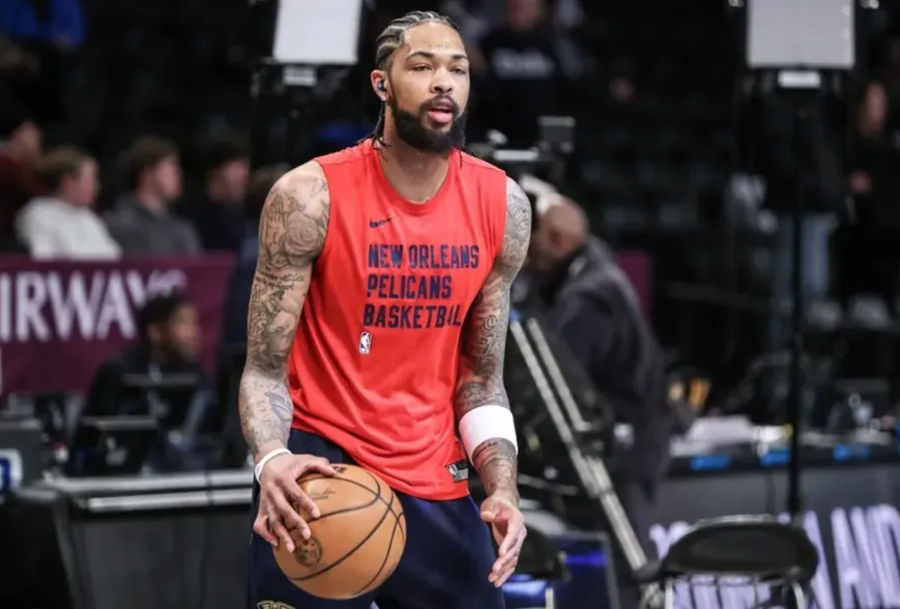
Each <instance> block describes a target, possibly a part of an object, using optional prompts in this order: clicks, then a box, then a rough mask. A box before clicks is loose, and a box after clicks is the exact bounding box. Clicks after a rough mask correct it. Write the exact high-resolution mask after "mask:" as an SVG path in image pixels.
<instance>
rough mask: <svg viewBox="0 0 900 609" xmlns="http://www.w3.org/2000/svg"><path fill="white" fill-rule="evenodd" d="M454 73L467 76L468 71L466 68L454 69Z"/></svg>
mask: <svg viewBox="0 0 900 609" xmlns="http://www.w3.org/2000/svg"><path fill="white" fill-rule="evenodd" d="M453 72H454V73H456V74H465V73H466V69H465V68H453Z"/></svg>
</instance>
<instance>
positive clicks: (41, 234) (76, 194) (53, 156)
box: [16, 148, 121, 260]
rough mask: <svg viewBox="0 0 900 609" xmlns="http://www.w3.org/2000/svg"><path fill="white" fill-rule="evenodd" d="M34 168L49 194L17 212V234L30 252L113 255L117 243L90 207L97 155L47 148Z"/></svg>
mask: <svg viewBox="0 0 900 609" xmlns="http://www.w3.org/2000/svg"><path fill="white" fill-rule="evenodd" d="M34 173H35V175H36V176H37V179H38V180H39V181H40V183H41V185H42V186H43V187H44V188H45V189H46V190H47V192H48V193H50V195H49V196H45V197H37V198H35V199H32V200H31V201H30V202H29V203H28V205H26V206H25V208H24V209H22V211H21V212H19V216H18V218H17V219H16V228H17V229H18V233H19V238H20V239H21V241H22V242H23V243H24V244H26V245H27V246H28V250H29V251H30V252H31V255H32V256H33V257H34V258H87V259H97V260H99V259H115V258H118V257H119V255H120V254H121V250H120V249H119V245H118V244H117V243H116V242H115V241H114V240H113V238H112V237H111V236H110V235H109V232H108V231H107V230H106V225H105V224H104V223H103V221H102V220H101V219H100V217H99V216H97V214H96V213H95V212H94V210H93V207H94V204H95V203H96V200H97V192H98V190H99V188H100V185H99V181H98V179H97V161H95V160H94V159H92V158H91V157H89V156H88V155H86V154H84V153H83V152H81V151H80V150H77V149H75V148H58V149H56V150H53V151H51V152H49V153H47V154H46V155H45V156H44V157H43V158H42V159H40V160H39V161H38V162H37V163H36V164H35V167H34Z"/></svg>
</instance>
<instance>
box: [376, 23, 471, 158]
mask: <svg viewBox="0 0 900 609" xmlns="http://www.w3.org/2000/svg"><path fill="white" fill-rule="evenodd" d="M423 23H442V24H444V25H447V26H449V27H451V28H453V29H454V30H455V31H457V32H458V31H459V27H458V26H457V25H456V23H455V22H454V21H453V20H452V19H451V18H450V17H447V16H445V15H441V14H439V13H436V12H434V11H411V12H409V13H406V14H405V15H403V16H402V17H397V18H396V19H394V20H393V21H391V22H390V23H389V24H388V25H387V27H386V28H384V31H383V32H381V34H380V35H379V36H378V38H376V39H375V67H376V68H377V69H379V70H389V69H390V67H391V62H392V61H393V59H394V51H396V50H397V49H399V48H400V47H401V46H403V43H404V42H406V34H407V32H409V30H411V29H412V28H414V27H416V26H417V25H421V24H423ZM385 103H386V102H382V103H381V109H380V110H379V111H378V122H377V123H376V124H375V131H373V132H372V136H371V137H372V140H373V141H375V142H377V143H378V144H380V145H382V146H385V145H387V144H385V142H384V104H385Z"/></svg>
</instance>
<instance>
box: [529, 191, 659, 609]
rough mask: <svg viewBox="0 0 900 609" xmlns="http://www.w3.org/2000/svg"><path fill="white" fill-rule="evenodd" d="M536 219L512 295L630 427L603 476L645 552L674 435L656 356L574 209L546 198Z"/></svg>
mask: <svg viewBox="0 0 900 609" xmlns="http://www.w3.org/2000/svg"><path fill="white" fill-rule="evenodd" d="M535 218H536V220H535V230H534V233H533V235H532V239H531V247H530V249H529V253H528V265H527V268H526V271H525V273H524V274H520V278H521V279H520V281H519V283H520V285H518V286H516V289H515V290H514V292H513V297H514V298H516V299H518V300H520V302H522V301H527V302H528V303H529V305H530V306H531V307H532V308H536V309H537V310H539V311H542V313H543V314H542V317H543V318H544V319H545V320H546V323H547V324H548V325H549V328H550V330H551V331H553V332H555V333H556V335H557V336H558V337H559V338H561V339H562V343H563V344H564V345H565V346H566V347H567V349H568V351H569V353H570V355H572V356H573V357H574V358H575V359H576V360H577V361H579V362H580V363H581V364H582V366H583V368H584V371H585V372H586V376H587V378H589V379H590V380H591V381H592V382H593V384H594V386H595V387H596V390H597V392H598V393H599V394H600V395H601V396H603V398H604V400H605V401H606V402H607V403H608V404H609V406H610V407H611V409H612V410H613V413H614V416H615V420H616V422H617V423H621V424H627V425H630V427H631V430H632V433H631V442H630V445H627V444H626V445H625V446H620V447H618V451H617V452H618V455H617V456H616V457H615V458H614V459H613V460H612V461H611V462H610V464H609V465H610V470H611V471H610V473H611V476H612V478H613V483H614V485H615V488H616V493H617V494H618V496H619V499H620V500H621V502H622V504H623V507H624V508H625V512H626V514H627V515H628V518H629V520H630V522H631V524H632V526H633V527H634V529H635V533H637V536H638V539H639V540H640V541H641V544H642V545H643V546H644V549H645V551H648V552H649V551H650V548H651V547H652V546H651V545H650V542H649V536H648V534H649V527H650V525H651V524H652V523H651V522H650V510H651V507H652V505H653V501H654V496H655V493H656V489H657V487H658V484H659V481H660V479H661V478H662V477H663V476H664V475H665V473H666V470H667V468H668V464H669V439H670V435H671V433H672V429H673V424H672V414H671V413H672V411H671V408H670V405H669V402H668V396H667V393H668V387H667V380H666V376H665V368H664V362H663V356H662V351H661V349H660V347H659V345H658V344H657V341H656V338H655V337H654V335H653V331H652V329H651V328H650V326H649V324H648V322H647V320H646V319H645V318H644V316H643V313H642V312H641V308H640V303H639V301H638V297H637V294H636V292H635V290H634V288H633V287H632V285H631V283H630V281H629V280H628V278H627V276H626V275H625V273H624V272H623V271H622V269H621V268H620V267H619V266H618V265H617V264H616V261H615V259H614V257H613V254H612V252H611V251H610V250H609V248H608V247H607V246H606V245H605V244H604V243H603V242H602V241H601V240H600V239H598V238H596V237H593V236H591V235H590V234H589V232H588V221H587V217H586V216H585V214H584V212H583V211H582V210H581V208H580V207H578V205H576V204H575V203H574V202H573V201H571V200H568V199H565V198H562V197H558V196H554V197H552V203H551V204H550V205H549V207H548V208H547V209H546V210H541V209H540V208H539V209H538V213H537V214H536V216H535ZM620 575H621V576H622V577H621V580H620V582H619V585H620V588H621V589H622V590H621V591H622V598H621V600H622V602H623V603H624V604H625V606H628V607H631V606H636V602H637V588H636V586H635V585H634V582H633V580H632V579H631V578H630V577H629V574H628V569H627V567H626V568H624V569H622V570H621V572H620Z"/></svg>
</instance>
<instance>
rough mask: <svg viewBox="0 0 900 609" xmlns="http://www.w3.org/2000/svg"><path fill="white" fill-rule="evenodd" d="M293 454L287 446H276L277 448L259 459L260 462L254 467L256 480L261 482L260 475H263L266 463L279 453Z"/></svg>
mask: <svg viewBox="0 0 900 609" xmlns="http://www.w3.org/2000/svg"><path fill="white" fill-rule="evenodd" d="M290 454H293V453H291V451H289V450H288V449H286V448H276V449H275V450H273V451H271V452H270V453H267V454H266V456H265V457H263V458H262V459H260V460H259V463H257V464H256V467H254V468H253V475H254V476H256V481H257V482H261V480H260V479H259V477H260V476H261V475H262V472H263V468H264V467H265V466H266V463H268V462H269V461H271V460H272V459H274V458H275V457H277V456H279V455H290Z"/></svg>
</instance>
